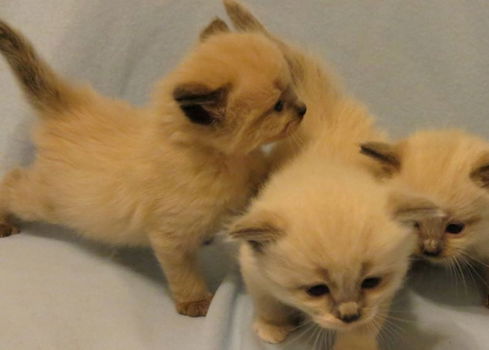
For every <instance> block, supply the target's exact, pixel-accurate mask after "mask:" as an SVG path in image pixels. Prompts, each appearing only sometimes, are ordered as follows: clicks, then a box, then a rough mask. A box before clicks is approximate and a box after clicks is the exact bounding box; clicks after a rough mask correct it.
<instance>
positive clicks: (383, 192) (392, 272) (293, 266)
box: [230, 145, 440, 350]
mask: <svg viewBox="0 0 489 350" xmlns="http://www.w3.org/2000/svg"><path fill="white" fill-rule="evenodd" d="M322 149H323V150H324V146H323V145H317V146H308V147H307V150H306V151H304V152H303V153H301V155H299V156H298V157H296V158H295V159H294V160H293V161H292V162H291V163H289V165H288V166H286V167H284V168H283V169H282V170H280V171H279V172H277V173H276V174H275V175H274V176H273V177H272V178H271V180H270V182H269V183H268V184H267V186H266V187H265V188H264V189H263V190H262V192H261V193H260V194H259V196H258V197H257V198H256V199H255V200H254V201H253V203H252V205H251V208H250V209H249V211H248V213H247V214H245V215H244V216H243V217H241V218H238V219H237V220H236V221H235V222H234V223H233V224H232V225H231V226H230V234H231V236H232V237H234V238H237V239H240V240H242V241H243V242H244V243H243V244H242V246H241V256H240V264H241V270H242V273H243V277H244V280H245V282H246V285H247V288H248V291H249V293H250V294H251V296H252V298H253V301H254V304H255V313H256V315H255V321H254V328H255V330H256V332H257V334H258V336H259V337H260V338H261V339H262V340H264V341H266V342H270V343H279V342H282V341H283V340H284V339H285V338H286V337H287V335H288V334H289V333H290V332H292V331H293V330H294V329H296V328H298V326H299V325H298V323H297V319H298V318H300V317H306V318H307V319H310V320H312V322H314V323H315V324H316V325H318V326H320V327H322V328H325V329H332V330H336V331H337V336H336V343H335V347H334V349H335V350H352V349H355V350H373V349H377V348H378V345H377V340H376V337H377V333H378V330H379V329H380V328H381V326H382V323H383V320H384V319H385V318H387V314H388V310H389V304H390V301H391V299H392V298H393V296H394V294H395V292H396V291H397V290H398V289H399V288H400V287H401V285H402V282H403V279H404V276H405V274H406V271H407V269H408V265H409V256H410V255H411V253H412V250H413V249H414V245H415V241H416V236H415V234H414V228H413V227H414V226H413V224H412V222H414V221H419V220H421V219H423V218H424V217H437V216H439V215H440V213H439V211H438V209H437V208H436V206H435V205H434V204H432V203H431V202H429V201H427V200H425V199H423V198H417V197H410V196H407V195H405V194H403V193H401V192H399V193H398V192H397V191H393V190H391V189H390V187H387V186H384V185H382V184H381V183H379V182H378V181H376V180H375V179H374V178H373V177H372V176H371V175H370V174H369V173H368V172H366V171H361V170H359V168H358V167H356V166H353V165H352V164H351V163H349V162H344V161H341V160H339V159H336V160H334V159H333V158H328V159H329V160H327V161H323V162H318V153H321V152H323V151H322Z"/></svg>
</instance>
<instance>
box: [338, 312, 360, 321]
mask: <svg viewBox="0 0 489 350" xmlns="http://www.w3.org/2000/svg"><path fill="white" fill-rule="evenodd" d="M359 319H360V314H358V313H357V314H352V315H341V316H340V320H342V321H343V322H345V323H352V322H355V321H358V320H359Z"/></svg>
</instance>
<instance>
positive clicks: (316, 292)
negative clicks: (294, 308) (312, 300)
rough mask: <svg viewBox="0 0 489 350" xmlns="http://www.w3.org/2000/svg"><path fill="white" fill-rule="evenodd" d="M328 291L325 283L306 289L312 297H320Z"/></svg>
mask: <svg viewBox="0 0 489 350" xmlns="http://www.w3.org/2000/svg"><path fill="white" fill-rule="evenodd" d="M328 293H329V288H328V286H327V285H325V284H318V285H315V286H312V287H311V288H309V289H308V290H307V294H309V295H310V296H313V297H320V296H323V295H326V294H328Z"/></svg>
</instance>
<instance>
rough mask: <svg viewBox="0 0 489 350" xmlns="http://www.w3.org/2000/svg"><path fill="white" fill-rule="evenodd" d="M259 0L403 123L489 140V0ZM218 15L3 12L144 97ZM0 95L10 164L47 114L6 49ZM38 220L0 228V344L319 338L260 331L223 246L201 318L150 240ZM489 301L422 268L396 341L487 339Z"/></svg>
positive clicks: (211, 8)
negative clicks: (79, 234)
mask: <svg viewBox="0 0 489 350" xmlns="http://www.w3.org/2000/svg"><path fill="white" fill-rule="evenodd" d="M247 3H248V5H250V6H251V7H252V8H253V9H254V11H255V13H256V14H257V15H258V16H259V17H260V18H261V19H262V20H263V21H264V22H265V23H267V25H268V26H269V27H270V29H271V30H272V31H274V32H275V33H277V34H279V35H281V36H283V37H284V38H289V39H290V40H292V41H294V42H299V43H301V44H302V45H303V46H305V47H308V48H310V49H311V50H312V51H314V52H316V53H317V54H319V55H321V56H323V57H325V58H328V59H329V61H330V62H332V63H333V65H334V66H336V68H337V71H338V73H339V74H341V76H342V77H343V78H344V80H345V83H346V85H347V87H348V88H349V90H350V91H351V92H352V93H353V94H354V95H355V96H357V97H358V98H359V99H361V100H362V101H364V102H365V103H367V104H368V105H369V106H370V108H371V110H372V111H373V112H374V113H375V114H376V115H377V116H378V118H379V120H380V122H381V124H382V125H383V126H385V127H386V128H388V129H389V130H390V131H391V133H392V134H393V135H395V136H402V135H405V134H407V133H409V132H411V131H413V130H415V129H417V128H425V127H444V126H455V127H463V128H466V129H468V130H471V131H474V132H477V133H478V134H480V135H482V136H485V137H489V21H488V18H489V4H488V3H485V2H483V1H465V2H462V1H456V0H432V1H378V0H363V1H358V0H344V1H337V0H304V1H297V0H261V1H260V0H249V1H248V2H247ZM217 14H219V15H223V14H224V13H223V9H222V6H221V4H220V2H219V0H139V1H134V0H111V1H107V0H83V1H79V0H42V1H39V0H15V1H14V0H0V17H2V18H4V19H6V20H8V21H9V22H10V23H12V24H13V25H15V26H16V27H17V28H19V29H21V30H22V31H23V32H24V33H25V34H26V35H27V36H28V37H29V38H30V39H31V40H32V41H33V42H34V43H35V46H36V48H37V49H38V50H39V51H40V52H41V53H42V55H43V56H44V57H45V58H46V59H47V60H48V61H49V62H50V63H51V64H52V65H53V66H54V67H55V68H56V69H57V71H59V72H61V73H64V74H65V75H68V76H71V77H74V78H77V79H79V80H82V81H88V82H90V83H91V84H93V85H94V86H95V87H96V88H97V89H98V90H100V91H101V92H102V93H104V94H108V95H110V96H114V97H120V98H124V99H127V100H129V101H131V102H133V103H137V104H142V103H144V101H145V100H146V99H147V98H148V95H149V92H150V91H151V87H152V85H153V84H154V83H155V82H156V80H157V79H159V78H160V77H161V76H163V75H164V74H165V73H166V72H168V71H169V70H170V69H171V68H172V67H173V66H174V65H175V64H176V62H178V60H179V59H180V58H181V57H182V56H183V55H184V53H185V52H186V50H187V48H188V47H189V46H190V45H192V43H193V42H194V41H195V39H196V37H197V33H198V31H199V29H201V28H202V27H203V26H204V25H205V24H206V23H207V22H208V21H209V20H210V19H211V18H212V17H213V16H215V15H217ZM0 108H1V109H0V114H1V116H0V173H2V174H3V173H4V172H5V171H6V170H7V169H9V168H11V167H13V166H16V165H18V164H25V163H27V162H29V161H30V159H31V158H32V154H33V148H32V145H31V143H30V141H29V125H30V124H31V123H32V121H34V120H35V118H34V115H33V112H32V111H31V109H30V108H29V107H28V105H27V104H26V103H25V101H24V99H23V98H22V96H21V94H20V91H19V89H18V87H17V86H16V84H15V81H14V79H13V77H12V75H11V73H10V71H9V69H8V68H7V66H6V64H5V63H4V62H3V60H1V61H0ZM441 175H442V174H440V176H441ZM24 228H25V230H24V233H23V234H21V235H17V236H14V237H10V238H6V239H2V240H0V349H2V350H34V349H39V350H76V349H81V350H149V349H162V350H195V349H197V350H260V349H289V350H292V349H294V350H295V349H298V350H303V349H304V350H305V349H311V345H307V344H308V342H309V343H311V344H312V343H314V341H315V340H316V339H315V338H314V337H313V334H312V332H311V333H307V331H303V332H299V334H297V335H295V336H293V337H292V338H291V339H290V340H289V341H288V343H287V344H288V345H287V344H286V345H284V346H266V345H264V344H262V343H261V342H260V341H259V340H258V339H257V338H256V337H255V335H254V334H253V332H252V331H251V330H250V323H251V317H252V312H253V311H252V307H251V304H250V300H249V298H248V297H247V296H246V295H245V292H244V290H243V286H242V283H241V282H240V279H239V275H238V273H237V269H236V267H235V266H234V265H233V263H232V262H231V261H232V259H229V258H228V257H227V253H225V252H223V249H222V248H221V247H219V246H217V247H216V246H214V247H210V248H206V252H205V254H204V255H206V261H207V263H206V268H207V270H208V276H209V279H210V280H211V281H212V284H213V286H214V288H215V289H216V290H217V294H216V297H215V299H214V301H213V304H212V306H211V309H210V311H209V315H208V317H207V318H201V319H191V318H186V317H183V316H179V315H177V314H176V312H175V311H174V309H173V305H172V302H171V301H170V298H169V296H168V292H167V291H166V287H165V282H164V279H163V277H162V275H161V273H160V272H159V267H158V265H157V263H156V261H155V259H154V258H153V257H152V255H151V253H150V252H149V251H144V250H143V251H141V250H117V251H114V250H111V249H109V248H106V247H99V246H97V245H94V244H91V243H87V242H85V241H82V240H80V239H77V238H76V236H75V235H74V234H69V235H65V234H62V231H60V230H59V229H57V228H53V227H51V226H47V225H34V224H30V225H27V226H26V227H24ZM488 229H489V228H488ZM472 277H473V278H476V277H474V276H472ZM423 281H424V282H423ZM483 300H484V295H483V294H482V293H481V292H480V288H478V287H477V286H476V285H474V283H473V281H472V280H471V277H470V276H468V275H467V277H466V281H465V284H464V282H462V281H461V280H458V281H457V280H456V279H454V278H452V277H450V276H449V274H447V273H445V272H443V271H437V270H429V271H427V272H424V273H423V274H419V273H415V274H414V276H413V277H412V278H411V281H410V282H409V283H408V287H407V288H406V289H405V290H403V292H402V293H401V296H400V297H399V298H398V301H397V302H396V308H395V309H396V311H395V312H394V313H393V316H394V317H395V318H396V319H399V320H396V321H393V323H391V324H389V325H388V326H387V329H386V332H385V334H384V338H385V348H386V349H393V350H460V349H467V350H487V349H489V332H488V329H489V310H487V309H485V308H483V307H482V306H481V304H482V302H483ZM321 341H323V339H321ZM316 348H317V349H321V348H322V349H326V346H325V345H324V344H323V345H322V347H319V346H317V347H316Z"/></svg>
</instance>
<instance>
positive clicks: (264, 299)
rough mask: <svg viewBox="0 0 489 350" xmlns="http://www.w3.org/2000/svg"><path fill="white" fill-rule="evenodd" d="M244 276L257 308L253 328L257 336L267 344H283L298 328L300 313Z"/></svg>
mask: <svg viewBox="0 0 489 350" xmlns="http://www.w3.org/2000/svg"><path fill="white" fill-rule="evenodd" d="M243 272H244V271H243ZM244 275H245V276H244V278H245V280H246V285H247V289H248V293H249V294H250V295H251V297H252V298H253V303H254V307H255V320H254V322H253V328H254V330H255V332H256V334H257V335H258V336H259V337H260V339H261V340H263V341H265V342H267V343H272V344H278V343H281V342H283V341H284V340H285V339H286V338H287V336H288V335H289V334H290V333H291V332H292V331H293V330H294V329H296V328H297V326H298V323H299V321H300V319H299V317H298V316H299V315H298V311H296V310H294V309H292V308H290V307H288V306H286V305H284V304H282V303H281V302H279V301H278V300H276V299H275V298H274V297H272V296H270V295H269V294H268V293H267V292H266V291H264V290H262V288H261V287H260V286H259V283H257V282H256V281H253V280H251V278H250V277H249V276H246V273H244Z"/></svg>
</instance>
